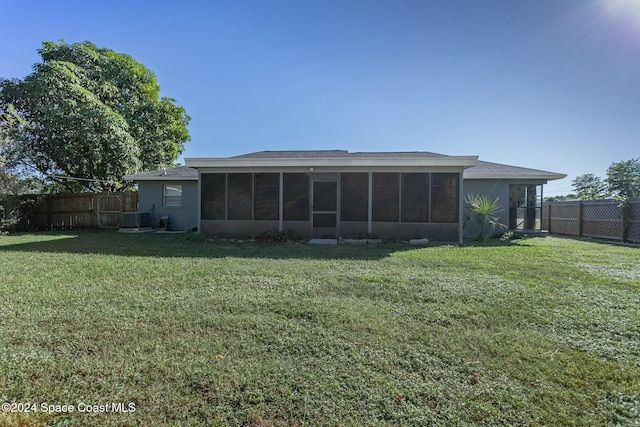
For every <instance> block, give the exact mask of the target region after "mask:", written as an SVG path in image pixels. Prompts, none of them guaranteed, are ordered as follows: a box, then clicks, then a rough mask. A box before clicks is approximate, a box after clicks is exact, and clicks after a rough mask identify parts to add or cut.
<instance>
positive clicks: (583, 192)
mask: <svg viewBox="0 0 640 427" xmlns="http://www.w3.org/2000/svg"><path fill="white" fill-rule="evenodd" d="M571 186H572V187H573V188H574V190H576V193H577V194H578V197H579V198H581V199H584V200H596V199H604V198H606V197H607V196H608V190H607V183H606V182H604V181H603V180H602V178H600V177H599V176H595V175H594V174H592V173H585V174H582V175H579V176H577V177H576V178H575V179H574V180H573V181H571Z"/></svg>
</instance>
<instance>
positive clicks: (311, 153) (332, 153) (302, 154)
mask: <svg viewBox="0 0 640 427" xmlns="http://www.w3.org/2000/svg"><path fill="white" fill-rule="evenodd" d="M319 157H446V156H445V155H444V154H438V153H431V152H428V151H357V152H354V153H350V152H349V151H347V150H293V151H257V152H255V153H248V154H241V155H239V156H234V157H233V158H234V159H237V158H244V159H275V158H278V159H279V158H294V159H312V158H319Z"/></svg>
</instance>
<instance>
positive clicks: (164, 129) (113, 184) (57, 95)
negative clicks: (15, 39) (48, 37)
mask: <svg viewBox="0 0 640 427" xmlns="http://www.w3.org/2000/svg"><path fill="white" fill-rule="evenodd" d="M38 52H39V53H40V55H41V57H42V62H40V63H37V64H35V66H34V71H33V73H32V74H30V75H28V76H27V77H25V78H24V79H22V80H19V79H13V80H1V81H0V120H4V121H5V123H4V126H5V128H9V130H8V132H9V138H8V139H9V141H10V142H9V144H10V147H9V149H8V151H10V152H11V153H13V156H14V157H16V158H19V159H20V160H21V161H22V164H21V166H22V167H27V168H30V169H31V170H35V171H37V172H38V173H40V174H41V175H42V176H45V177H48V178H49V179H51V180H54V181H56V180H58V181H59V182H61V183H66V185H68V186H70V187H71V184H70V182H75V184H73V185H74V186H75V188H78V186H80V187H82V188H83V189H85V190H112V189H118V188H123V187H124V185H125V183H123V182H122V176H123V175H126V174H130V173H135V172H140V171H145V170H151V169H157V168H159V167H164V166H172V165H173V164H174V162H175V161H176V160H177V158H178V156H179V155H180V153H182V151H183V148H184V143H185V142H186V141H188V140H189V139H190V137H189V132H188V130H187V125H188V123H189V120H190V118H189V116H188V115H187V114H186V112H185V110H184V108H182V107H181V106H178V105H176V104H175V100H174V99H171V98H166V97H160V95H159V93H160V86H159V85H158V83H157V81H156V77H155V75H154V74H153V72H151V71H150V70H149V69H147V68H146V67H145V66H144V65H142V64H140V63H139V62H137V61H136V60H134V59H133V58H132V57H131V56H129V55H126V54H122V53H116V52H114V51H112V50H110V49H102V48H98V47H96V46H95V45H94V44H93V43H90V42H83V43H75V44H67V43H66V42H61V43H54V42H45V43H43V45H42V48H41V49H40V50H39V51H38ZM2 117H4V118H5V119H3V118H2ZM7 117H11V118H13V119H15V122H14V123H11V124H8V123H7V121H6V118H7ZM60 176H66V177H72V178H77V179H76V180H75V181H68V180H64V179H60V178H59V177H60Z"/></svg>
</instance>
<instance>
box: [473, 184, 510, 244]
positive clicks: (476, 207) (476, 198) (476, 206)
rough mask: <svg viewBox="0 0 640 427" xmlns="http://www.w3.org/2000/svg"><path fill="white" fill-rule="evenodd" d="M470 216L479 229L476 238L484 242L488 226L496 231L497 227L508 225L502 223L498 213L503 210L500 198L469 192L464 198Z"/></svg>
mask: <svg viewBox="0 0 640 427" xmlns="http://www.w3.org/2000/svg"><path fill="white" fill-rule="evenodd" d="M464 201H465V203H466V205H467V210H468V212H469V216H468V217H467V218H468V219H469V220H470V221H472V222H473V224H474V225H475V228H476V230H477V233H478V234H477V235H476V240H478V241H480V242H483V241H484V240H485V239H486V236H485V234H484V231H485V229H486V228H487V226H488V227H489V228H491V230H492V231H494V230H495V229H496V228H506V226H505V225H504V224H502V223H500V218H498V216H497V214H498V213H499V212H502V208H501V206H500V198H499V197H496V198H495V199H492V198H490V197H489V196H486V195H479V194H468V195H467V197H465V199H464Z"/></svg>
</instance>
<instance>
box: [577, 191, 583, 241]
mask: <svg viewBox="0 0 640 427" xmlns="http://www.w3.org/2000/svg"><path fill="white" fill-rule="evenodd" d="M581 237H582V200H580V201H579V202H578V239H579V238H581Z"/></svg>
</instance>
